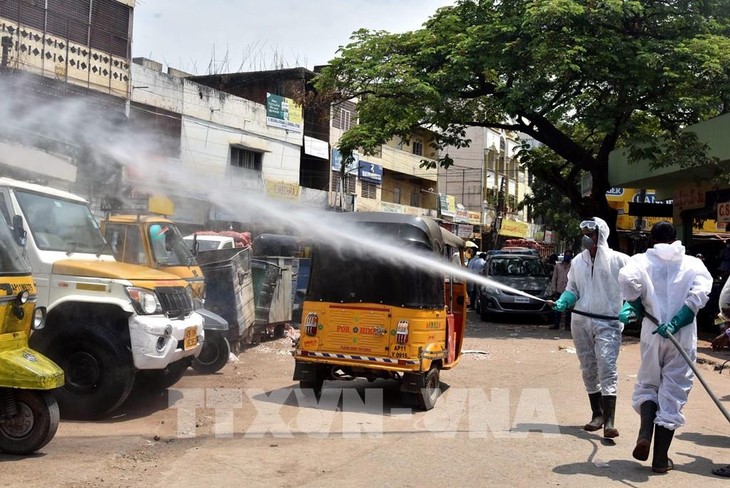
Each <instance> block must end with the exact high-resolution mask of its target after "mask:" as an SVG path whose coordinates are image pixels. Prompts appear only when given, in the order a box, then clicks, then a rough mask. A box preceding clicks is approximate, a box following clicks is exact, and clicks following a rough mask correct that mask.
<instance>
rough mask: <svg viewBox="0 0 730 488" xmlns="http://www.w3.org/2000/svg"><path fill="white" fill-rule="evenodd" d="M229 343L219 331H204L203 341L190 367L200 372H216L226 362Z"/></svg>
mask: <svg viewBox="0 0 730 488" xmlns="http://www.w3.org/2000/svg"><path fill="white" fill-rule="evenodd" d="M230 355H231V345H230V344H229V343H228V339H226V338H225V336H224V335H223V334H221V333H220V332H214V331H206V333H205V342H203V349H201V351H200V354H198V357H197V358H195V359H193V365H192V368H193V369H194V370H195V371H197V372H198V373H201V374H213V373H217V372H218V371H220V370H221V369H223V366H225V365H226V363H228V357H229V356H230Z"/></svg>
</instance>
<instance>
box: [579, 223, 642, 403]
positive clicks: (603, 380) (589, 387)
mask: <svg viewBox="0 0 730 488" xmlns="http://www.w3.org/2000/svg"><path fill="white" fill-rule="evenodd" d="M593 220H594V221H595V222H596V224H597V228H598V243H597V245H598V248H597V250H596V256H595V258H592V257H591V254H590V252H589V251H588V250H583V252H581V253H580V254H578V255H577V256H576V257H574V258H573V260H572V261H571V266H570V271H569V272H568V285H567V287H566V290H567V291H570V292H571V293H573V294H574V295H575V296H576V297H577V299H578V300H577V301H576V303H575V306H574V311H575V313H573V319H572V323H571V334H572V336H573V342H574V343H575V350H576V353H577V355H578V360H579V361H580V369H581V372H582V374H583V383H584V385H585V389H586V391H587V392H588V394H589V395H590V394H592V393H597V392H599V391H600V392H601V394H602V395H603V396H615V395H616V384H617V382H618V372H617V369H616V362H617V360H618V353H619V349H620V348H621V332H622V331H623V324H621V323H620V322H619V321H618V319H617V318H616V319H613V318H610V319H609V318H608V317H617V316H618V313H619V311H620V310H621V304H622V301H621V296H620V294H619V289H618V274H619V270H620V269H621V268H622V267H623V266H624V264H625V263H626V262H627V261H628V260H629V257H628V256H627V255H626V254H623V253H621V252H618V251H614V250H613V249H611V248H610V247H608V235H609V229H608V224H606V222H605V221H604V220H602V219H600V218H598V217H595V218H594V219H593ZM578 312H587V313H590V314H595V315H603V316H605V317H607V318H593V317H586V316H584V315H580V314H578Z"/></svg>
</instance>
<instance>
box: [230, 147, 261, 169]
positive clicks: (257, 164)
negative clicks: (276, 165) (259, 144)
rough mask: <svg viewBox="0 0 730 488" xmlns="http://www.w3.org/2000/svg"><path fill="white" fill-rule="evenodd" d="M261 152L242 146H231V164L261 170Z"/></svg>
mask: <svg viewBox="0 0 730 488" xmlns="http://www.w3.org/2000/svg"><path fill="white" fill-rule="evenodd" d="M261 160H262V154H261V153H260V152H256V151H251V150H250V149H244V148H242V147H236V146H231V166H235V167H236V168H244V169H250V170H253V171H261Z"/></svg>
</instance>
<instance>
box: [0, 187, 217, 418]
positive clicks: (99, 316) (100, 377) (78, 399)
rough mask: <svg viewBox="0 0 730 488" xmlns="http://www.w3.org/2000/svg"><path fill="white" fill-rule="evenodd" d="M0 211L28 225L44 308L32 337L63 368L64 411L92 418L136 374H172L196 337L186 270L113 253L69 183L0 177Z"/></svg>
mask: <svg viewBox="0 0 730 488" xmlns="http://www.w3.org/2000/svg"><path fill="white" fill-rule="evenodd" d="M0 211H2V212H3V213H4V214H5V218H6V220H7V221H8V222H13V223H14V224H15V225H16V226H18V225H22V226H23V227H24V230H25V231H26V234H27V235H26V237H27V238H26V242H25V246H24V250H23V252H24V254H25V256H26V258H27V260H28V262H29V264H30V266H31V269H32V271H33V277H34V279H35V282H36V286H37V289H38V305H39V306H43V307H47V310H48V315H47V322H46V327H45V328H44V329H42V330H39V331H36V332H34V333H33V335H32V336H31V338H30V343H31V345H32V347H34V348H36V349H37V350H38V351H40V352H42V353H44V354H45V355H47V356H48V357H50V358H51V359H53V361H55V362H56V363H57V364H58V365H59V366H61V368H62V369H63V370H64V373H65V377H66V383H65V385H64V386H63V387H62V388H59V389H58V390H56V391H55V394H56V398H57V400H58V404H59V407H60V410H61V415H62V416H64V417H66V418H79V419H94V418H98V417H101V416H104V415H106V414H108V413H110V412H111V411H113V410H115V409H116V408H117V407H119V406H120V405H121V404H122V403H123V402H124V400H125V399H126V398H127V396H128V395H129V393H130V391H131V390H132V386H133V385H134V383H135V380H136V381H140V382H146V383H147V384H148V385H152V386H155V387H158V388H167V387H169V386H172V384H174V383H175V382H177V380H178V379H180V377H181V376H182V375H183V373H184V372H185V370H186V369H187V367H188V366H189V365H190V363H191V362H192V360H193V358H194V357H195V356H197V355H198V354H199V353H200V349H201V347H202V343H203V340H204V333H203V319H202V317H201V316H200V315H199V314H197V313H195V312H194V311H193V300H192V293H191V290H190V286H189V285H188V284H187V282H186V281H185V280H182V279H180V278H179V277H177V276H174V275H171V274H168V273H165V272H162V271H159V270H155V269H151V268H147V267H145V266H139V265H134V264H126V263H119V262H116V261H115V260H114V257H113V255H112V250H111V249H110V248H109V245H108V244H107V242H106V241H105V240H104V237H103V235H102V233H101V231H100V228H99V224H98V222H97V220H96V219H95V218H94V215H93V214H92V212H91V210H90V208H89V204H88V202H87V201H86V200H84V199H83V198H81V197H79V196H76V195H73V194H71V193H68V192H65V191H61V190H56V189H53V188H48V187H45V186H40V185H35V184H29V183H23V182H20V181H16V180H12V179H9V178H0Z"/></svg>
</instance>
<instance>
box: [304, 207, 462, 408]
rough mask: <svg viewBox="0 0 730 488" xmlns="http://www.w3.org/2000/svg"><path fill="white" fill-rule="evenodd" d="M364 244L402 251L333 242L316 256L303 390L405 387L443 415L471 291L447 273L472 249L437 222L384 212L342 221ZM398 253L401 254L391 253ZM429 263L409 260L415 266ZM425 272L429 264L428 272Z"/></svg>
mask: <svg viewBox="0 0 730 488" xmlns="http://www.w3.org/2000/svg"><path fill="white" fill-rule="evenodd" d="M339 217H340V218H341V219H342V222H341V223H342V226H341V228H348V227H347V226H350V225H351V226H352V229H353V232H357V233H358V235H362V236H363V237H364V238H368V239H371V238H377V239H378V240H381V241H382V242H386V243H389V245H391V246H395V248H397V249H400V250H403V249H405V250H407V253H408V254H406V256H405V258H404V257H403V256H402V255H401V256H400V257H399V258H395V259H394V258H393V256H390V255H389V253H388V252H387V251H386V249H385V248H383V250H381V251H376V250H375V248H373V247H368V246H363V247H362V248H360V247H358V246H355V245H353V243H352V242H348V243H344V242H339V244H341V246H339V247H337V246H336V245H335V242H337V241H338V240H337V239H332V240H331V241H330V242H328V243H315V244H314V246H313V255H312V264H311V271H310V278H309V286H308V289H307V292H306V297H305V299H304V303H303V306H302V325H301V329H300V337H299V341H298V344H297V345H296V348H295V351H294V353H293V355H294V359H295V369H294V380H299V384H300V387H301V388H302V389H313V390H314V392H315V394H317V395H318V394H319V393H320V392H321V389H322V386H323V383H324V381H325V380H328V379H353V378H356V377H360V378H367V379H368V380H374V379H377V378H391V379H396V380H398V381H400V384H401V390H402V391H406V392H411V393H414V394H415V395H416V398H417V400H418V404H419V406H420V407H421V408H422V409H424V410H430V409H431V408H433V407H434V405H435V403H436V400H437V399H438V397H439V395H440V393H441V389H440V379H439V374H440V371H441V370H444V369H451V368H453V367H454V366H456V365H457V364H458V363H459V360H460V358H461V350H462V343H463V339H464V333H465V330H466V305H467V295H466V284H465V283H464V282H463V281H459V280H457V279H455V278H454V277H453V276H452V275H451V274H450V273H445V272H444V270H445V269H448V267H434V266H428V264H426V265H424V264H423V261H426V262H428V261H429V260H438V261H439V262H443V263H448V265H447V266H454V264H453V262H452V255H453V253H454V252H458V253H459V254H460V255H461V254H463V249H464V241H463V240H462V239H461V238H459V237H457V236H456V235H454V234H452V233H451V232H449V231H447V230H445V229H443V228H441V227H439V226H438V225H437V224H436V222H434V221H433V220H432V219H430V218H428V217H415V216H409V215H404V214H395V213H381V212H357V213H347V214H342V215H340V216H339ZM388 249H393V248H388ZM409 255H410V256H417V255H418V256H421V257H423V258H428V259H418V260H416V259H408V256H409ZM418 263H420V264H418Z"/></svg>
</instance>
